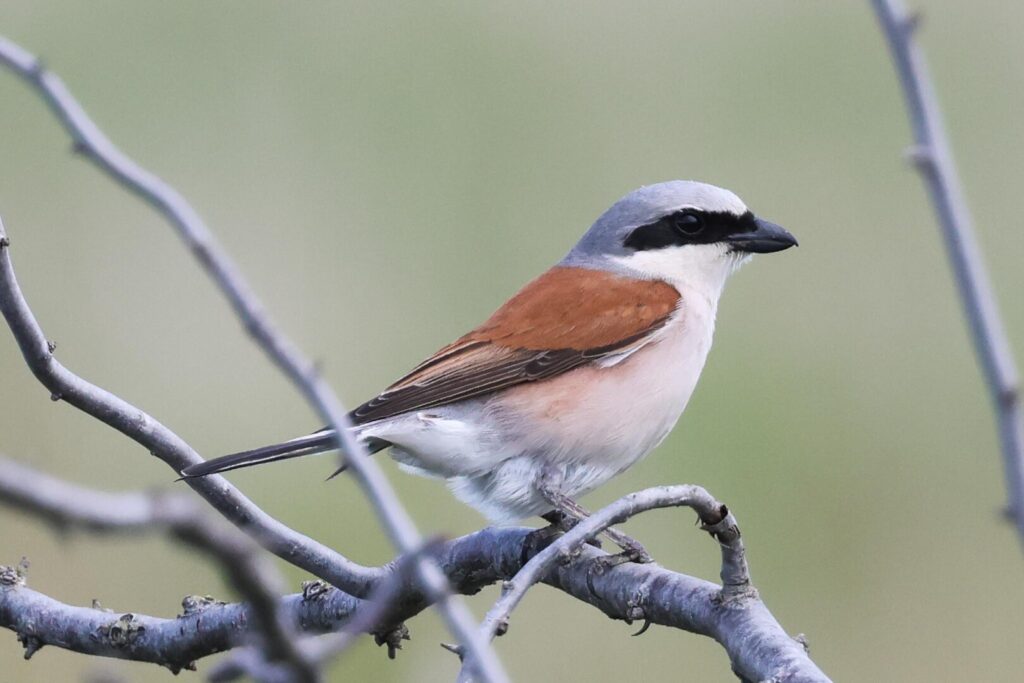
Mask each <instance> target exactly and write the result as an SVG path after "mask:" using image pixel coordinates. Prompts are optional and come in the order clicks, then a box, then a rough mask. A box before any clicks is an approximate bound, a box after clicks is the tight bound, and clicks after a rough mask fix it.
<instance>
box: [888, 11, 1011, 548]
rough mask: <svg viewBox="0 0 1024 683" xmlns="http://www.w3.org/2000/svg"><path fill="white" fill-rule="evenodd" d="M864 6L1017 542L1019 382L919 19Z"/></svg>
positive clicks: (915, 16)
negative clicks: (937, 240) (986, 402)
mask: <svg viewBox="0 0 1024 683" xmlns="http://www.w3.org/2000/svg"><path fill="white" fill-rule="evenodd" d="M871 4H872V6H873V7H874V10H875V14H876V15H877V17H878V21H879V23H880V24H881V27H882V31H883V33H884V34H885V38H886V40H887V41H888V44H889V50H890V52H891V54H892V61H893V64H894V66H895V67H896V72H897V73H898V74H899V79H900V85H901V86H902V90H903V95H904V98H905V99H906V104H907V113H908V116H909V117H910V124H911V127H912V128H913V133H914V146H913V147H912V148H911V149H910V150H909V153H908V156H909V158H910V160H911V161H912V162H913V163H914V165H915V167H916V168H917V169H918V171H919V172H920V174H921V177H922V179H923V180H924V183H925V186H926V187H927V188H928V194H929V196H930V197H931V201H932V205H933V206H934V208H935V214H936V217H937V218H938V221H939V225H940V227H941V228H942V235H943V237H944V238H945V244H946V252H947V254H948V256H949V260H950V263H951V265H952V267H953V275H954V277H955V279H956V284H957V287H958V288H959V291H960V299H961V303H962V305H963V308H964V312H965V314H966V316H967V321H968V326H969V327H970V330H971V337H972V339H973V340H974V348H975V351H976V352H977V354H978V360H979V361H980V363H981V367H982V372H983V374H984V376H985V381H986V384H987V385H988V390H989V393H990V395H991V397H992V402H993V404H994V406H995V409H996V419H997V421H998V424H999V438H1000V443H1001V445H1002V454H1003V469H1004V474H1005V477H1006V486H1007V494H1008V498H1009V503H1008V512H1009V515H1010V517H1011V519H1013V521H1014V524H1015V526H1016V528H1017V534H1018V536H1019V537H1020V540H1021V542H1022V543H1024V412H1022V410H1021V402H1020V381H1019V378H1018V373H1017V367H1016V365H1015V363H1014V360H1013V354H1012V352H1011V350H1010V343H1009V340H1008V338H1007V336H1006V330H1005V329H1004V327H1003V323H1002V319H1001V317H1000V314H999V307H998V304H997V303H996V298H995V295H994V294H993V292H992V285H991V284H990V282H989V277H988V273H987V271H986V269H985V264H984V262H983V260H982V257H981V250H980V248H979V247H978V242H977V238H976V237H975V233H974V221H973V220H972V218H971V212H970V209H969V208H968V206H967V200H966V199H965V198H964V190H963V186H962V185H961V184H960V179H959V177H958V176H957V171H956V164H955V163H954V162H953V154H952V151H951V149H950V145H949V138H948V136H947V135H946V130H945V126H944V124H943V121H942V111H941V109H940V108H939V103H938V98H937V97H936V95H935V89H934V87H933V85H932V81H931V76H930V75H929V72H928V65H927V63H926V62H925V59H924V54H923V53H922V51H921V49H920V48H919V47H918V45H917V42H916V40H915V39H914V31H915V29H916V28H917V26H918V24H919V19H920V17H919V16H918V15H914V14H910V13H908V12H907V10H906V8H905V7H904V5H903V3H902V2H901V0H872V3H871Z"/></svg>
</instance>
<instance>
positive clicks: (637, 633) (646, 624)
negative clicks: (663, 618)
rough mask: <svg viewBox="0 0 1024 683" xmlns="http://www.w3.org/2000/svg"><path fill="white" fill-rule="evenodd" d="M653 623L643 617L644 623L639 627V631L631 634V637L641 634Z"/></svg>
mask: <svg viewBox="0 0 1024 683" xmlns="http://www.w3.org/2000/svg"><path fill="white" fill-rule="evenodd" d="M653 623H654V622H653V621H651V620H650V619H644V625H643V626H641V627H640V630H639V631H637V632H636V633H634V634H633V637H634V638H636V637H637V636H642V635H643V634H645V633H647V629H649V628H650V627H651V624H653Z"/></svg>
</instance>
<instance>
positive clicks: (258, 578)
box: [0, 456, 319, 683]
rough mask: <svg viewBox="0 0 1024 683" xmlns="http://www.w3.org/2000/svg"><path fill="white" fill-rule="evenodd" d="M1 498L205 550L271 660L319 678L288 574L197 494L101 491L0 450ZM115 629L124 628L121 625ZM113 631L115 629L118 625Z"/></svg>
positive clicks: (60, 522) (92, 526)
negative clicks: (290, 606)
mask: <svg viewBox="0 0 1024 683" xmlns="http://www.w3.org/2000/svg"><path fill="white" fill-rule="evenodd" d="M0 503H4V504H6V505H10V506H14V507H16V508H17V509H19V510H21V511H23V512H29V513H31V514H34V515H36V516H38V517H41V518H43V519H45V520H47V521H48V522H50V523H51V524H53V525H55V526H57V527H60V528H62V529H65V528H82V529H87V530H89V531H94V532H117V533H126V532H127V533H154V532H163V533H168V534H170V535H171V536H173V537H175V538H177V539H179V540H181V541H183V542H185V543H187V544H188V545H190V546H192V547H194V548H196V549H198V550H201V551H202V552H203V553H205V554H206V555H208V556H210V557H211V558H213V559H215V560H216V561H217V562H218V563H219V564H220V566H221V567H222V568H223V570H224V573H225V574H226V575H227V577H228V579H229V582H230V583H231V585H232V586H234V587H235V589H236V590H237V591H238V592H239V593H240V594H241V595H242V597H244V598H245V599H246V600H247V602H248V604H249V607H250V610H251V615H252V617H253V621H254V623H255V625H256V627H257V632H258V633H260V634H262V636H263V638H261V639H260V640H261V646H262V648H263V650H264V651H265V652H266V656H267V659H269V660H270V661H272V662H274V663H275V664H277V665H278V666H279V667H280V668H281V670H282V673H283V675H284V680H289V681H295V682H298V683H313V682H315V681H318V680H319V674H318V669H317V666H316V663H315V662H314V661H313V660H311V659H309V658H307V657H306V656H305V655H304V653H303V652H302V651H301V650H300V649H299V647H298V643H297V640H296V639H295V637H294V636H293V634H292V632H293V630H294V629H293V627H292V625H291V624H290V623H289V622H288V621H287V620H286V619H285V618H284V616H283V615H282V614H281V609H280V594H281V586H282V581H281V577H280V575H279V574H278V573H277V572H276V570H275V569H274V567H273V566H272V565H270V564H269V563H268V562H267V561H266V560H265V558H264V557H263V555H262V554H261V553H260V551H259V547H258V546H257V545H256V544H255V543H254V542H253V541H252V539H250V538H249V537H248V536H246V535H245V534H242V533H241V532H239V531H238V530H236V529H234V528H232V527H230V526H226V525H224V523H223V522H221V523H217V522H215V521H214V520H213V519H211V518H210V517H209V516H208V515H206V514H204V513H203V511H201V510H200V509H199V508H198V507H196V504H195V502H194V501H193V500H192V499H189V498H185V497H184V496H181V495H159V494H155V493H154V494H146V493H141V492H130V493H103V492H99V491H94V490H92V489H87V488H84V487H81V486H76V485H73V484H70V483H68V482H66V481H63V480H61V479H57V478H55V477H51V476H48V475H46V474H43V473H41V472H39V471H37V470H35V469H32V468H31V467H26V466H24V465H20V464H18V463H17V462H15V461H13V460H10V459H8V458H6V457H3V456H0ZM128 621H131V620H128ZM136 630H137V629H136ZM122 632H123V628H122ZM114 633H115V634H116V633H118V631H117V630H116V629H115V630H114ZM106 635H107V636H109V635H110V629H108V630H107V634H106ZM18 636H19V638H21V639H22V641H23V642H24V643H26V656H31V654H32V653H34V652H35V650H36V649H38V646H37V647H36V648H34V649H31V650H30V649H29V648H28V643H32V642H37V643H42V642H44V641H43V640H42V639H41V638H40V635H39V633H38V632H37V631H36V630H35V628H34V626H32V624H31V623H30V624H29V625H28V626H27V627H26V629H25V630H22V631H18ZM116 637H117V636H115V638H116ZM162 663H165V664H167V665H168V666H175V667H186V668H187V667H189V666H190V662H181V661H175V662H173V663H172V662H170V661H168V662H162Z"/></svg>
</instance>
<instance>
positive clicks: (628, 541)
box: [604, 529, 654, 568]
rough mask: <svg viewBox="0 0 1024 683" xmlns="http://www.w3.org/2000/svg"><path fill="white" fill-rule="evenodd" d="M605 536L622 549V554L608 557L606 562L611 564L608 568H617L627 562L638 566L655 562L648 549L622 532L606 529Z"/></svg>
mask: <svg viewBox="0 0 1024 683" xmlns="http://www.w3.org/2000/svg"><path fill="white" fill-rule="evenodd" d="M604 533H605V536H607V537H608V538H609V539H611V541H612V543H614V544H615V545H617V546H619V547H620V548H622V552H621V553H618V554H616V555H608V556H607V558H606V560H607V561H608V562H609V564H608V565H607V566H608V568H611V567H615V566H617V565H620V564H625V563H627V562H635V563H636V564H650V563H651V562H654V559H653V558H652V557H651V555H650V553H648V552H647V549H646V548H644V547H643V545H641V544H640V541H637V540H635V539H633V538H630V537H629V536H627V535H626V534H624V533H622V532H621V531H616V530H615V529H605V531H604Z"/></svg>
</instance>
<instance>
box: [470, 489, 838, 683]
mask: <svg viewBox="0 0 1024 683" xmlns="http://www.w3.org/2000/svg"><path fill="white" fill-rule="evenodd" d="M679 506H686V507H691V508H693V509H694V510H696V511H697V514H698V516H699V517H700V520H701V524H702V529H704V530H705V531H708V532H709V533H711V535H712V536H713V537H714V538H716V539H717V540H718V541H719V544H720V545H721V549H722V572H721V574H722V586H723V587H722V589H721V590H720V591H719V592H718V595H717V596H716V598H715V601H716V602H717V603H718V604H719V605H729V606H732V607H739V606H742V604H743V603H745V602H747V601H750V602H753V603H758V604H760V600H758V597H757V591H755V590H754V589H753V587H752V586H751V584H750V574H749V571H748V569H747V563H746V558H745V551H744V549H743V541H742V540H741V538H740V533H739V528H738V527H737V525H736V520H735V518H734V517H733V516H732V513H730V512H729V510H728V509H727V508H726V507H725V505H723V504H722V503H720V502H718V501H717V500H715V499H714V497H712V496H711V495H710V494H709V493H708V492H707V491H705V490H704V489H703V488H701V487H699V486H688V485H681V486H660V487H655V488H650V489H646V490H644V491H640V492H638V493H631V494H629V495H628V496H624V497H622V498H620V499H619V500H617V501H615V502H614V503H612V504H611V505H608V506H607V507H605V508H603V509H601V510H599V511H597V512H596V513H594V514H593V515H591V516H590V517H588V518H587V519H584V520H582V521H581V522H579V523H578V524H577V525H576V526H575V527H573V528H572V529H571V530H570V531H569V532H567V533H566V534H565V535H563V536H561V537H560V538H559V539H557V540H556V541H555V542H553V543H551V544H550V545H549V546H547V547H546V548H545V549H543V550H542V551H540V552H539V553H537V554H536V555H534V556H533V558H532V559H530V561H529V562H527V563H526V564H525V565H524V566H523V568H522V569H521V570H519V571H518V572H517V573H516V575H515V576H514V577H513V578H512V580H511V581H507V582H505V583H504V585H503V586H502V595H501V598H500V599H499V600H498V601H497V602H496V603H495V604H494V606H493V607H492V608H491V609H490V611H489V612H488V613H487V616H486V617H485V618H484V621H483V623H482V624H481V631H482V633H483V635H484V637H485V638H487V639H488V640H490V639H493V638H494V636H495V635H501V634H504V633H505V631H506V630H507V628H508V619H509V616H510V615H511V613H512V610H513V609H515V607H516V605H518V604H519V602H520V601H521V600H522V599H523V597H525V595H526V592H527V591H528V590H529V589H530V587H531V586H532V585H534V584H535V583H537V582H538V581H540V580H542V579H543V578H544V577H545V576H548V575H550V573H551V572H552V569H553V568H554V567H555V566H556V565H557V564H559V563H561V564H566V563H568V562H571V561H572V559H573V557H574V556H575V555H576V554H577V553H579V552H580V551H581V549H582V548H583V546H584V544H585V543H587V541H589V540H591V539H593V538H595V537H597V536H598V535H599V534H600V533H601V532H602V531H604V530H605V529H607V528H609V527H611V526H613V525H615V524H621V523H622V522H624V521H626V520H627V519H629V518H630V517H633V516H635V515H638V514H640V513H642V512H646V511H648V510H653V509H657V508H663V507H679ZM595 568H597V569H598V570H601V569H602V563H601V562H600V561H598V562H597V564H596V565H595ZM599 573H602V574H603V573H605V572H604V571H600V572H599ZM765 612H766V613H767V610H765ZM629 618H630V619H644V620H645V625H644V629H643V630H645V629H646V628H647V626H648V625H649V623H651V622H652V621H653V620H652V619H651V617H650V616H649V615H647V613H646V610H645V608H644V606H643V605H642V604H640V601H638V602H637V604H635V605H634V606H633V612H632V613H631V614H630V615H629ZM772 621H773V622H774V620H772ZM774 629H775V630H779V629H778V625H777V624H774ZM771 630H772V629H766V633H767V634H770V633H771ZM641 632H642V631H641ZM782 636H784V638H783V642H785V643H786V644H787V645H788V644H789V643H788V636H785V634H784V633H783V634H782ZM763 654H764V655H766V656H765V657H764V658H760V657H758V656H753V657H748V658H743V659H736V658H734V659H733V664H734V668H735V669H736V671H737V672H738V673H740V674H741V675H742V676H743V677H744V678H745V679H747V680H808V681H825V680H828V679H827V677H826V676H825V675H824V674H823V673H822V672H821V671H820V670H819V669H818V668H817V667H816V666H815V665H814V663H813V662H811V661H810V659H808V658H807V657H806V656H804V657H800V658H797V659H796V660H793V661H790V662H788V663H787V667H786V668H785V671H786V675H788V676H790V678H788V679H787V678H779V677H778V676H779V675H780V672H781V671H782V669H781V668H780V667H779V661H778V659H777V658H778V653H777V652H772V651H767V652H765V653H763ZM471 667H472V662H471V660H470V661H467V662H466V664H465V665H464V666H463V671H462V673H461V674H460V677H459V680H460V681H463V682H468V681H471V680H472V679H473V672H472V671H471Z"/></svg>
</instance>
